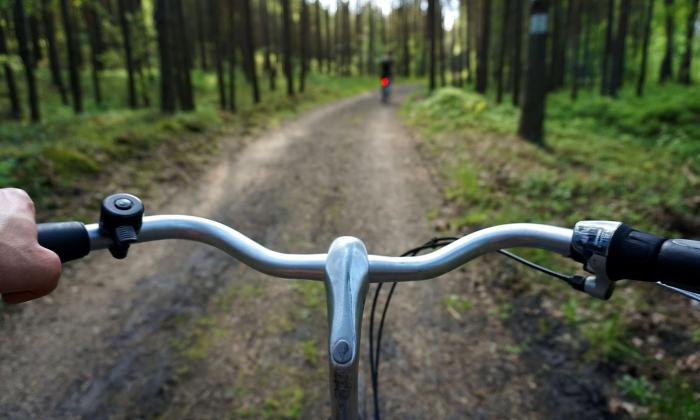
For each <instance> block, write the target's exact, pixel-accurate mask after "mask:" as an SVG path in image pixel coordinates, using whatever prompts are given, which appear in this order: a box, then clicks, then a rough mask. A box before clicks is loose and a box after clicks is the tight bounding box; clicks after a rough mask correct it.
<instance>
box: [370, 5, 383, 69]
mask: <svg viewBox="0 0 700 420" xmlns="http://www.w3.org/2000/svg"><path fill="white" fill-rule="evenodd" d="M380 13H381V12H380ZM367 15H368V16H367V17H368V19H369V46H368V48H367V73H368V74H374V61H375V57H374V56H375V46H374V38H375V34H374V13H373V6H372V3H371V2H370V3H369V4H368V7H367Z"/></svg>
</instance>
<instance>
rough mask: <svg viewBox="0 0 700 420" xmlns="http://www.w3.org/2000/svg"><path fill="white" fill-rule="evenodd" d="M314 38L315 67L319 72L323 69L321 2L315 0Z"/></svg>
mask: <svg viewBox="0 0 700 420" xmlns="http://www.w3.org/2000/svg"><path fill="white" fill-rule="evenodd" d="M314 12H315V14H314V28H315V30H316V31H315V32H314V38H315V41H316V45H315V47H316V48H315V50H316V51H315V52H316V68H317V69H318V71H319V72H322V71H323V43H322V41H321V37H322V31H321V2H320V0H316V4H315V5H314Z"/></svg>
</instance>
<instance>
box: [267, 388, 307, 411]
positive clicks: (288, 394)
mask: <svg viewBox="0 0 700 420" xmlns="http://www.w3.org/2000/svg"><path fill="white" fill-rule="evenodd" d="M303 401H304V390H303V389H302V388H299V387H289V388H282V389H278V390H275V393H274V395H272V396H270V397H268V398H267V399H266V400H265V406H264V407H263V417H264V418H266V419H297V418H299V417H300V416H301V409H302V403H303Z"/></svg>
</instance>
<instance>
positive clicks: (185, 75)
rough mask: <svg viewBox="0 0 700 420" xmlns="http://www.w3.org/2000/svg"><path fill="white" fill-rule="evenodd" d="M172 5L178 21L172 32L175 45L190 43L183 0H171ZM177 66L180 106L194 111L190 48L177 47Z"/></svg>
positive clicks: (184, 109) (185, 109)
mask: <svg viewBox="0 0 700 420" xmlns="http://www.w3.org/2000/svg"><path fill="white" fill-rule="evenodd" d="M170 6H171V7H173V8H174V10H173V13H174V15H175V16H174V17H175V21H176V22H177V30H176V31H173V32H172V35H173V36H174V37H173V45H179V46H184V45H189V43H188V41H187V31H186V27H185V13H184V10H183V9H182V0H170ZM175 52H176V54H175V61H176V62H175V66H176V68H177V71H176V74H177V96H178V100H179V102H180V108H181V109H182V110H183V111H193V110H194V108H195V105H194V93H193V92H192V76H191V74H190V63H191V61H192V60H190V57H189V49H187V48H175Z"/></svg>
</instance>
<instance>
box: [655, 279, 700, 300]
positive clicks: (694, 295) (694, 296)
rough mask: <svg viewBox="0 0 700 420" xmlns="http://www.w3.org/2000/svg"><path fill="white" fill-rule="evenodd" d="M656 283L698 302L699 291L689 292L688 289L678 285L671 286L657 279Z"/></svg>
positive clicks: (699, 298) (699, 297)
mask: <svg viewBox="0 0 700 420" xmlns="http://www.w3.org/2000/svg"><path fill="white" fill-rule="evenodd" d="M656 284H658V285H659V286H661V287H664V288H666V289H668V290H671V291H673V292H676V293H678V294H681V295H683V296H685V297H687V298H689V299H692V300H694V301H695V302H700V293H696V292H691V291H690V290H686V289H681V288H680V287H676V286H671V285H670V284H666V283H664V282H661V281H657V282H656Z"/></svg>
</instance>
